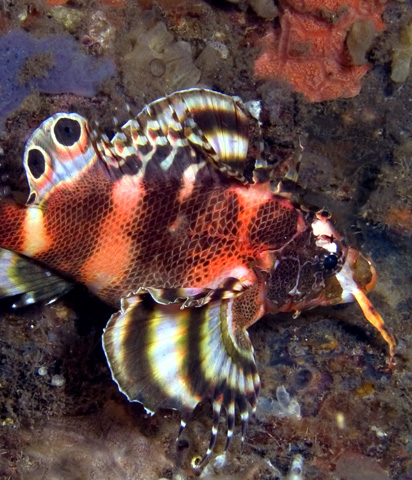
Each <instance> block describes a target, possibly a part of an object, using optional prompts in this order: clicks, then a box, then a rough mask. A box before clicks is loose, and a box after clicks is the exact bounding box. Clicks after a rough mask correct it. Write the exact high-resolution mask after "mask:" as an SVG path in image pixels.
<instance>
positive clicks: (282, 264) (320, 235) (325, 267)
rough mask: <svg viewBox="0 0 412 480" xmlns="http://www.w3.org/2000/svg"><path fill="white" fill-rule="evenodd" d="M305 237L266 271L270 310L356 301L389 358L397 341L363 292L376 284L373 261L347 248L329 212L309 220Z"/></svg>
mask: <svg viewBox="0 0 412 480" xmlns="http://www.w3.org/2000/svg"><path fill="white" fill-rule="evenodd" d="M309 224H310V228H309V229H308V232H306V234H305V236H302V235H301V236H300V237H299V236H298V237H297V239H296V240H295V243H294V244H293V246H291V247H290V248H289V249H288V248H286V249H285V250H284V251H282V252H281V253H280V254H278V255H277V256H276V260H275V261H274V262H273V267H272V268H271V269H269V270H268V271H267V272H266V273H265V287H266V299H267V310H268V311H269V312H274V313H275V312H286V311H293V312H295V314H296V315H297V314H299V313H300V312H301V311H302V310H308V309H312V308H315V307H318V306H328V305H337V304H340V303H348V302H355V301H356V302H357V303H358V305H359V306H360V308H361V309H362V312H363V314H364V316H365V318H366V319H367V320H368V321H369V322H370V323H371V324H372V325H373V326H374V327H375V328H376V329H377V330H378V331H379V332H380V333H381V335H382V337H383V338H384V340H385V341H386V342H387V343H388V345H389V350H390V358H391V362H392V359H393V356H394V353H395V347H396V342H395V340H394V338H393V336H392V334H391V333H390V332H389V331H388V330H387V329H386V327H385V324H384V321H383V319H382V317H381V316H380V315H379V313H378V312H377V311H376V309H375V308H374V307H373V305H372V304H371V302H370V301H369V299H368V298H367V296H366V294H367V293H368V292H370V291H371V290H372V289H373V287H374V286H375V284H376V280H377V274H376V269H375V267H374V265H373V263H372V261H371V260H369V259H368V258H367V257H365V256H364V255H362V254H361V253H360V252H359V251H358V250H357V249H356V248H354V247H351V246H348V245H347V244H346V242H345V240H344V238H343V237H342V236H341V235H339V233H338V232H337V231H336V230H335V228H334V226H333V224H332V222H331V221H330V215H329V214H328V213H327V212H326V211H324V210H322V211H320V212H317V213H316V214H315V215H314V216H313V217H312V218H311V220H310V222H309Z"/></svg>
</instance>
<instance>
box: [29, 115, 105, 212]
mask: <svg viewBox="0 0 412 480" xmlns="http://www.w3.org/2000/svg"><path fill="white" fill-rule="evenodd" d="M96 161H97V154H96V151H95V149H94V147H93V145H92V140H91V138H90V135H89V127H88V124H87V121H86V119H84V118H83V117H81V116H80V115H77V114H76V113H56V114H55V115H53V116H51V117H49V118H48V119H46V120H45V121H44V122H43V123H42V124H41V125H40V126H39V127H38V128H37V129H36V130H35V131H34V132H33V134H32V136H31V137H30V138H29V140H28V142H27V143H26V146H25V150H24V159H23V164H24V168H25V171H26V176H27V179H28V181H29V186H30V194H29V197H28V203H29V204H38V203H40V202H41V201H42V200H44V198H45V197H46V196H47V195H48V194H49V192H51V191H52V190H53V189H54V188H55V187H56V186H57V185H61V184H63V183H66V184H68V183H70V182H73V181H74V180H75V179H76V178H77V177H78V176H79V175H80V174H82V173H83V172H85V171H86V170H87V169H88V168H90V167H91V166H92V165H93V164H94V163H95V162H96Z"/></svg>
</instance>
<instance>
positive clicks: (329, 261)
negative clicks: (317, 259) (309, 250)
mask: <svg viewBox="0 0 412 480" xmlns="http://www.w3.org/2000/svg"><path fill="white" fill-rule="evenodd" d="M338 262H339V259H338V256H337V255H335V254H334V253H331V254H329V255H326V257H325V258H324V259H323V268H324V269H325V270H328V271H330V270H334V269H335V268H336V267H337V266H338Z"/></svg>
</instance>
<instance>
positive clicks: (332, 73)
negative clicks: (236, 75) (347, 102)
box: [255, 0, 386, 102]
mask: <svg viewBox="0 0 412 480" xmlns="http://www.w3.org/2000/svg"><path fill="white" fill-rule="evenodd" d="M279 4H280V7H281V17H280V29H276V30H275V29H274V28H273V27H271V28H270V30H269V31H268V33H267V34H266V35H265V36H264V38H263V39H262V43H261V44H262V47H263V53H262V54H261V56H260V57H259V58H258V59H257V60H256V62H255V76H256V77H257V78H258V79H269V78H275V79H278V80H282V81H286V82H288V83H289V84H291V85H292V86H293V87H294V88H295V90H296V91H298V92H301V93H303V94H304V95H305V96H306V98H307V99H308V100H310V101H311V102H321V101H324V100H332V99H335V98H340V97H343V98H349V97H353V96H355V95H357V94H358V93H359V90H360V80H361V79H362V77H363V76H364V75H365V74H366V72H367V71H368V70H369V65H368V64H364V65H353V64H351V61H350V59H349V56H348V54H347V51H346V45H345V40H346V37H347V35H348V32H349V30H350V28H351V26H352V25H353V24H354V23H355V22H357V21H365V20H368V21H371V22H372V23H373V25H374V27H375V29H376V30H383V29H384V28H385V26H384V24H383V22H382V19H381V14H382V12H383V10H384V8H385V6H386V5H385V4H382V3H379V2H378V1H376V2H375V1H373V0H346V1H345V0H327V1H323V0H322V1H319V0H300V1H297V2H290V3H289V2H287V1H286V0H281V1H280V2H279ZM292 4H293V6H292Z"/></svg>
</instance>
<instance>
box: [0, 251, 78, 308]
mask: <svg viewBox="0 0 412 480" xmlns="http://www.w3.org/2000/svg"><path fill="white" fill-rule="evenodd" d="M71 288H72V283H70V282H68V281H67V280H65V279H64V278H61V277H60V276H58V275H56V274H55V273H52V272H50V271H49V270H48V269H46V268H44V267H42V266H41V265H40V264H38V263H37V262H35V261H34V260H32V259H30V258H27V257H25V256H23V255H20V254H18V253H15V252H12V251H10V250H6V249H4V248H0V298H6V297H15V298H13V300H14V303H13V305H12V306H13V307H14V308H19V307H24V306H25V305H30V304H32V303H36V302H41V301H44V300H46V301H53V300H55V299H56V298H58V297H60V296H61V295H63V294H65V293H66V292H68V291H69V290H70V289H71Z"/></svg>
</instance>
